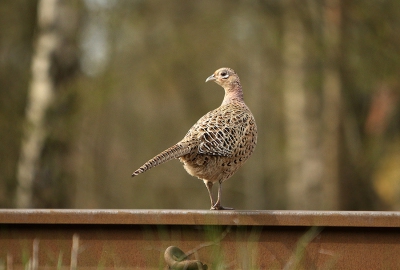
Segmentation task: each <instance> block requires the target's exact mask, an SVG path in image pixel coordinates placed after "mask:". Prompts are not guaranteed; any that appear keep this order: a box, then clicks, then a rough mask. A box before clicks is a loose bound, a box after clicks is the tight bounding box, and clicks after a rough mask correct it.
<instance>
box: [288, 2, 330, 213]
mask: <svg viewBox="0 0 400 270" xmlns="http://www.w3.org/2000/svg"><path fill="white" fill-rule="evenodd" d="M283 19H284V37H283V39H284V45H283V62H284V63H283V65H284V67H283V103H284V116H285V131H286V155H287V166H288V176H287V177H288V181H287V195H288V200H287V202H288V205H287V206H288V208H289V209H321V208H323V204H321V201H323V197H322V194H321V191H322V185H321V179H322V173H323V160H322V159H321V154H322V153H321V149H320V145H319V127H320V125H319V121H318V120H319V118H318V116H317V115H316V113H315V109H314V107H315V105H316V104H318V103H317V100H318V99H316V98H315V97H314V96H312V95H313V93H312V91H307V89H306V87H305V79H306V74H307V73H306V71H305V62H306V61H305V59H306V48H305V39H306V37H305V35H306V32H305V28H304V26H303V22H302V20H301V18H300V13H299V12H298V10H297V8H296V6H295V5H294V2H291V1H287V2H286V9H285V15H284V18H283Z"/></svg>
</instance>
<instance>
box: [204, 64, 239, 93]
mask: <svg viewBox="0 0 400 270" xmlns="http://www.w3.org/2000/svg"><path fill="white" fill-rule="evenodd" d="M208 81H214V82H216V83H217V84H219V85H221V86H222V87H223V88H224V89H229V88H233V86H235V85H240V82H239V77H238V75H237V74H236V72H235V71H234V70H233V69H231V68H226V67H224V68H220V69H217V70H216V71H215V72H214V74H213V75H211V76H209V77H208V78H207V79H206V82H208Z"/></svg>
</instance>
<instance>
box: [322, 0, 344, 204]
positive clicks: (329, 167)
mask: <svg viewBox="0 0 400 270" xmlns="http://www.w3.org/2000/svg"><path fill="white" fill-rule="evenodd" d="M323 15H324V28H323V34H324V47H325V50H326V62H325V64H324V69H323V89H322V91H323V104H324V106H323V111H322V120H323V123H324V127H323V151H324V163H325V170H324V178H323V181H324V183H323V185H324V187H323V188H324V191H323V194H324V199H325V204H326V208H328V209H329V210H337V209H339V194H338V192H339V152H338V150H339V125H340V111H341V110H340V108H341V79H340V74H339V60H338V59H339V50H340V24H341V9H340V0H325V5H324V14H323Z"/></svg>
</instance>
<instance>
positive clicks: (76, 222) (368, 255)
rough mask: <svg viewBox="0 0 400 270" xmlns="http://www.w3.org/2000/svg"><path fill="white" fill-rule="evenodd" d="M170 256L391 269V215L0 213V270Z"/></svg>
mask: <svg viewBox="0 0 400 270" xmlns="http://www.w3.org/2000/svg"><path fill="white" fill-rule="evenodd" d="M175 250H178V251H179V250H180V251H181V252H184V253H186V255H187V258H185V260H187V261H182V263H183V266H182V265H181V266H179V265H178V264H175V265H173V266H172V268H175V269H184V268H185V266H184V265H185V264H186V267H188V265H189V262H197V264H196V263H194V265H195V266H191V267H194V268H192V269H201V268H199V267H204V268H203V269H206V268H208V269H400V212H342V211H272V210H271V211H237V210H234V211H201V210H58V209H51V210H50V209H32V210H12V209H3V210H0V269H10V270H11V269H12V270H14V269H168V266H167V263H169V265H171V260H172V261H174V260H175V261H177V262H179V260H181V259H182V258H179V256H178V255H174V254H173V253H170V252H171V251H175ZM166 251H167V252H166ZM182 254H183V253H182ZM165 256H166V257H165ZM168 256H169V257H168ZM164 257H165V258H164ZM172 264H173V263H172ZM179 267H181V268H179ZM187 269H190V268H187Z"/></svg>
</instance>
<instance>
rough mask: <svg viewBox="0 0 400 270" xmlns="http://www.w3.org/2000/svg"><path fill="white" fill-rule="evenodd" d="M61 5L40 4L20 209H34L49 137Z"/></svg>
mask: <svg viewBox="0 0 400 270" xmlns="http://www.w3.org/2000/svg"><path fill="white" fill-rule="evenodd" d="M57 4H58V0H40V1H39V2H38V15H37V17H38V23H37V25H38V36H37V40H36V43H35V49H34V53H33V58H32V66H31V69H32V79H31V83H30V87H29V90H28V100H27V109H26V120H25V126H24V133H23V139H22V144H21V153H20V158H19V161H18V167H17V190H16V198H15V200H16V201H15V204H16V207H18V208H30V207H33V204H32V193H33V181H34V177H35V172H36V170H37V166H38V164H39V160H40V155H41V152H42V149H43V145H44V141H45V139H46V135H47V131H46V112H47V111H48V108H49V107H50V105H51V103H52V101H53V97H54V83H53V80H52V77H51V75H50V67H51V56H52V54H53V52H54V51H55V49H56V48H57V45H58V40H59V37H58V33H57V31H56V29H57V28H56V27H55V23H56V20H57Z"/></svg>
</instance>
